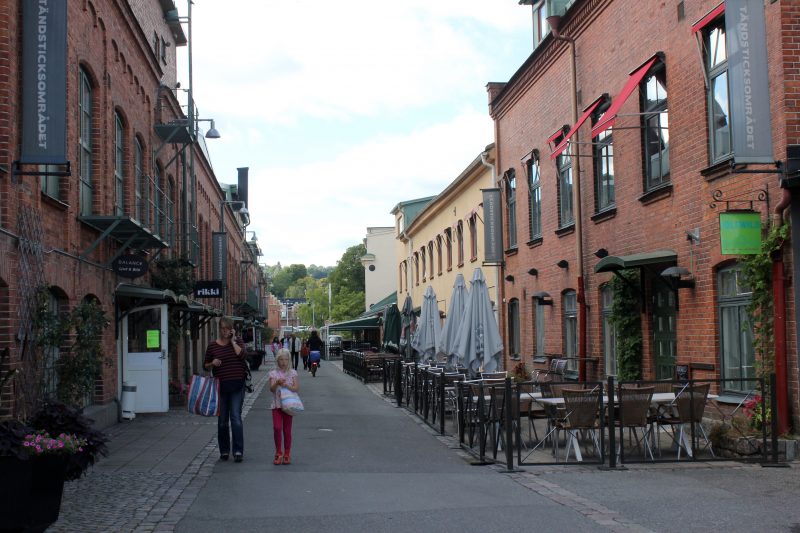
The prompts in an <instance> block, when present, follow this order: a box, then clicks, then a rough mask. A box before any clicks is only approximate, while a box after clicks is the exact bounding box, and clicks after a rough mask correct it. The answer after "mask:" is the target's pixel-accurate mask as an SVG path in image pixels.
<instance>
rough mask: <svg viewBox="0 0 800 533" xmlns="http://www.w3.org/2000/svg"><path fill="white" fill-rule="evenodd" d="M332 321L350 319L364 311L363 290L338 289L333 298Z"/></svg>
mask: <svg viewBox="0 0 800 533" xmlns="http://www.w3.org/2000/svg"><path fill="white" fill-rule="evenodd" d="M332 312H333V321H334V322H341V321H343V320H350V319H351V318H355V317H357V316H358V315H360V314H361V313H363V312H364V291H351V290H350V289H348V288H347V287H344V288H342V289H340V290H339V292H338V293H337V294H336V296H334V298H333V310H332Z"/></svg>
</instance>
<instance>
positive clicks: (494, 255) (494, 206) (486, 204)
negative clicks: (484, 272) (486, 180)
mask: <svg viewBox="0 0 800 533" xmlns="http://www.w3.org/2000/svg"><path fill="white" fill-rule="evenodd" d="M481 191H482V192H483V246H484V250H485V255H484V259H483V264H484V265H500V264H502V263H503V218H502V216H501V215H500V189H497V188H495V189H481Z"/></svg>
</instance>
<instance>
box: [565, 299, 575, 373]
mask: <svg viewBox="0 0 800 533" xmlns="http://www.w3.org/2000/svg"><path fill="white" fill-rule="evenodd" d="M562 305H563V313H564V326H563V327H564V347H563V349H564V357H565V358H566V359H567V370H569V371H572V372H577V371H578V359H577V357H578V298H577V296H576V294H575V291H572V290H570V291H566V292H565V293H564V296H563V297H562Z"/></svg>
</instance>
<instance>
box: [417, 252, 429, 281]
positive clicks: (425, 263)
mask: <svg viewBox="0 0 800 533" xmlns="http://www.w3.org/2000/svg"><path fill="white" fill-rule="evenodd" d="M419 256H420V257H421V258H422V281H425V280H426V279H427V277H428V261H427V259H426V257H425V247H424V246H423V247H422V248H420V249H419Z"/></svg>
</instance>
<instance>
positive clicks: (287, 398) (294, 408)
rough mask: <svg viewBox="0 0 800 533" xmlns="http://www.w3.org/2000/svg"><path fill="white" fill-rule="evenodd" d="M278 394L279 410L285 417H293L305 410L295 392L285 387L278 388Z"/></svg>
mask: <svg viewBox="0 0 800 533" xmlns="http://www.w3.org/2000/svg"><path fill="white" fill-rule="evenodd" d="M278 393H279V396H280V398H281V410H282V411H283V412H284V413H286V414H287V415H290V416H294V415H296V414H299V413H302V412H303V411H304V410H305V408H304V407H303V402H302V401H301V400H300V395H299V394H297V393H296V392H294V391H291V390H289V389H287V388H286V387H280V388H279V389H278Z"/></svg>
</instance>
